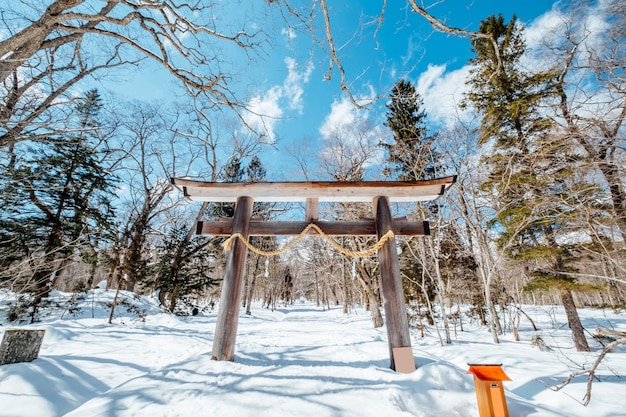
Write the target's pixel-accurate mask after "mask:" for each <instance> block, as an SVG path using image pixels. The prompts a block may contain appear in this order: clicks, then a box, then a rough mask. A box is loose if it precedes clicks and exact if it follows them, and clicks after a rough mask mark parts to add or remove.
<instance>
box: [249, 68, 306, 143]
mask: <svg viewBox="0 0 626 417" xmlns="http://www.w3.org/2000/svg"><path fill="white" fill-rule="evenodd" d="M284 62H285V65H286V66H287V77H286V78H285V80H284V81H283V84H282V85H275V86H273V87H271V88H270V89H269V90H267V91H265V92H264V93H262V94H258V95H256V96H254V97H252V98H251V99H250V101H249V102H248V112H247V113H246V115H245V116H244V117H245V120H246V122H247V123H248V124H249V125H250V127H252V128H253V129H255V130H257V131H258V132H263V133H265V135H266V136H267V137H268V138H269V139H270V140H272V141H273V140H275V139H276V133H275V127H276V123H277V122H278V121H279V120H280V119H281V118H282V117H283V116H284V115H285V113H286V112H288V111H296V112H298V113H302V109H303V100H302V95H303V93H304V85H306V83H308V82H309V78H310V76H311V72H312V71H313V65H312V64H308V65H307V66H306V67H304V68H300V67H298V65H297V63H296V61H295V60H294V59H293V58H285V61H284Z"/></svg>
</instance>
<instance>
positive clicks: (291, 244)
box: [222, 223, 395, 258]
mask: <svg viewBox="0 0 626 417" xmlns="http://www.w3.org/2000/svg"><path fill="white" fill-rule="evenodd" d="M311 229H315V231H316V232H317V233H318V234H319V235H320V236H322V237H323V238H324V239H325V240H326V241H327V242H328V243H330V245H331V246H332V247H334V248H335V249H337V250H338V251H339V252H341V253H343V254H344V255H347V256H351V257H353V258H364V257H367V256H371V255H373V254H375V253H376V252H378V250H379V249H380V248H382V247H383V245H384V244H385V242H387V241H388V240H389V239H391V238H393V237H394V236H395V235H394V234H393V231H391V230H390V231H388V232H387V233H385V234H384V235H383V236H382V237H381V238H380V240H379V241H378V242H376V244H375V245H374V246H373V247H371V248H369V249H366V250H363V251H358V252H355V251H352V250H350V249H346V248H344V247H343V246H341V245H339V244H338V243H337V242H335V241H334V240H333V239H332V238H331V237H330V236H328V235H327V234H326V233H324V232H323V231H322V229H321V228H320V227H319V226H318V225H316V224H315V223H310V224H309V225H308V226H307V227H305V228H304V230H302V232H300V234H299V235H298V236H296V238H295V239H294V240H292V241H291V242H289V243H287V244H286V245H285V246H283V247H282V248H281V249H277V250H271V251H264V250H261V249H258V248H255V247H254V246H252V245H251V244H250V242H249V241H248V239H246V238H245V237H244V236H243V235H242V234H241V233H235V234H233V235H231V236H230V237H229V238H228V239H226V240H225V241H224V243H222V246H223V247H224V250H226V251H230V250H231V248H232V245H233V242H234V240H235V239H239V240H241V242H242V243H243V244H244V245H246V247H247V248H248V249H250V250H251V251H252V252H254V253H256V254H257V255H261V256H275V255H280V254H281V253H283V252H286V251H288V250H289V249H291V248H293V247H294V246H295V245H296V244H297V243H298V242H299V241H300V240H301V239H302V238H303V237H304V236H306V234H307V233H308V232H309V230H311Z"/></svg>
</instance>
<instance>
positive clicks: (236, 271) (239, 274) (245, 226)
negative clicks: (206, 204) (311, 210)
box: [211, 197, 254, 361]
mask: <svg viewBox="0 0 626 417" xmlns="http://www.w3.org/2000/svg"><path fill="white" fill-rule="evenodd" d="M253 203H254V202H253V200H252V198H250V197H239V198H238V199H237V203H236V204H235V214H234V215H233V234H235V233H241V235H242V236H244V237H245V238H246V239H247V238H248V230H249V228H250V218H251V217H252V207H253ZM247 255H248V248H247V247H246V245H244V243H243V242H242V241H241V240H239V239H234V242H232V247H231V250H230V252H229V253H228V257H227V259H226V271H225V273H224V281H223V282H222V295H221V296H220V309H219V312H218V314H217V322H216V323H215V337H214V339H213V352H212V355H211V359H215V360H218V361H233V360H234V359H235V339H236V338H237V326H238V324H239V306H240V305H241V287H242V283H243V280H244V273H245V270H246V257H247Z"/></svg>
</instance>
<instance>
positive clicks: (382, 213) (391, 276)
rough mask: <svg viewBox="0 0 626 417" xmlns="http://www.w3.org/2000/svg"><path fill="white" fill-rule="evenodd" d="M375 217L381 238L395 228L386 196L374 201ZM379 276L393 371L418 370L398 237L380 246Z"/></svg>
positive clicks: (407, 371)
mask: <svg viewBox="0 0 626 417" xmlns="http://www.w3.org/2000/svg"><path fill="white" fill-rule="evenodd" d="M373 208H374V216H375V219H376V235H377V236H378V239H380V238H382V237H383V235H384V234H385V233H387V231H389V230H393V218H392V216H391V208H390V206H389V199H388V198H387V197H383V196H379V197H376V198H375V199H374V202H373ZM378 261H379V263H380V278H381V287H382V291H383V306H384V308H385V324H386V327H387V339H388V344H389V358H390V361H391V364H390V367H391V369H393V370H394V371H398V372H403V373H411V372H413V371H415V361H414V360H413V351H412V349H411V334H410V333H409V320H408V318H407V315H406V306H405V305H404V291H403V290H402V277H401V276H400V263H399V262H398V253H397V249H396V238H395V237H393V238H391V239H388V240H387V241H386V242H385V244H384V245H383V246H382V247H381V248H380V249H379V250H378Z"/></svg>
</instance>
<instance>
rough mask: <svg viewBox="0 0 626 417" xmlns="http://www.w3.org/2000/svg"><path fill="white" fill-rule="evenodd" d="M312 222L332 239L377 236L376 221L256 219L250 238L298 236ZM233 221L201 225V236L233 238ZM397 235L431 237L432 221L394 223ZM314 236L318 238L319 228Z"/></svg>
mask: <svg viewBox="0 0 626 417" xmlns="http://www.w3.org/2000/svg"><path fill="white" fill-rule="evenodd" d="M310 223H314V224H316V225H317V226H319V227H320V229H322V231H323V232H324V233H325V234H327V235H329V236H374V235H376V224H375V222H374V220H373V219H372V220H360V221H331V222H326V221H312V222H268V221H259V220H252V221H251V222H250V228H249V235H250V236H297V235H299V234H300V233H301V232H302V231H303V230H304V229H305V228H306V227H307V226H308V225H309V224H310ZM232 224H233V222H232V221H231V220H220V221H202V222H199V224H198V227H197V229H196V230H197V233H198V234H201V235H206V236H230V235H232V234H233V233H234V232H233V227H232ZM392 230H393V233H394V234H395V235H396V236H428V235H429V234H430V228H429V226H428V222H426V221H423V222H412V221H408V220H396V221H394V222H393V229H392ZM309 234H310V235H317V231H315V229H311V231H309Z"/></svg>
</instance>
